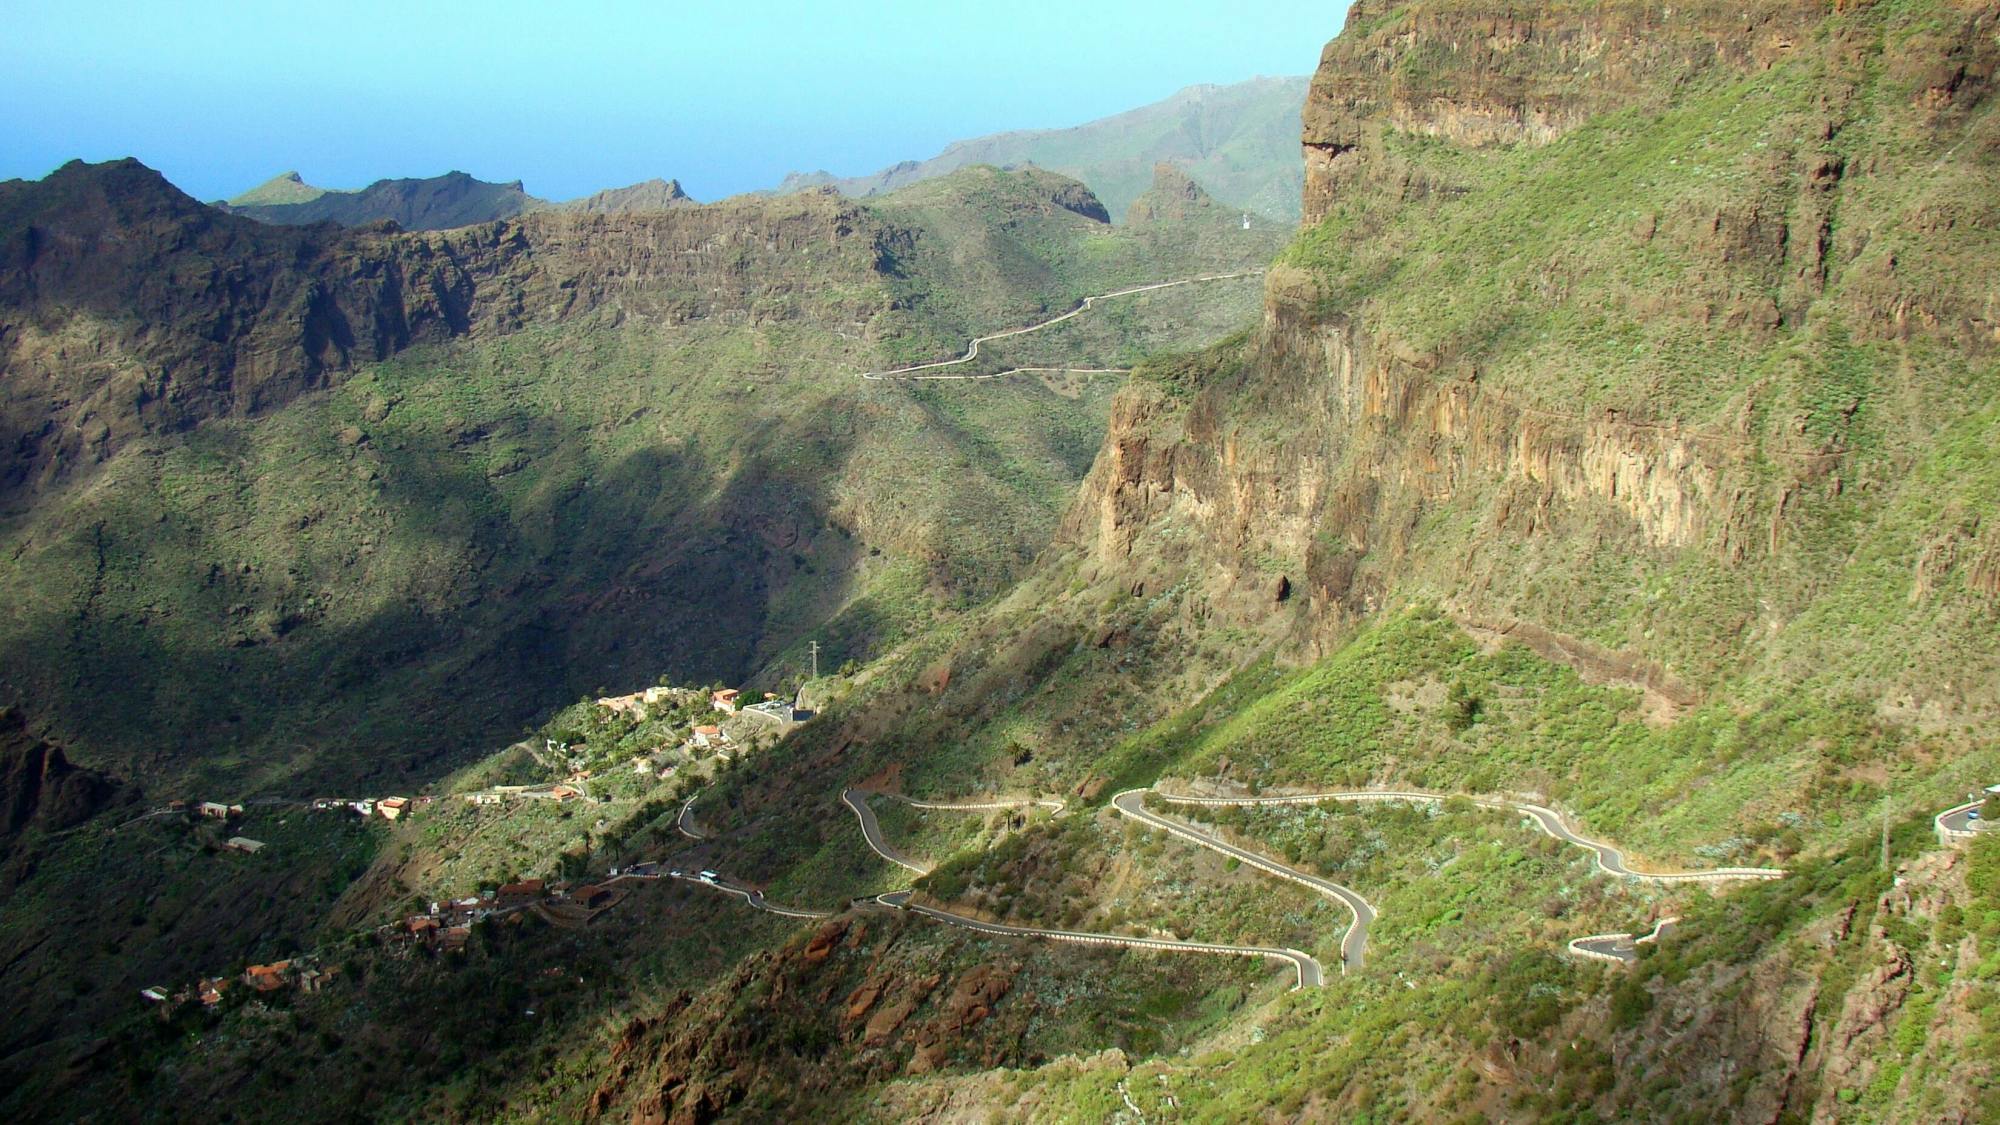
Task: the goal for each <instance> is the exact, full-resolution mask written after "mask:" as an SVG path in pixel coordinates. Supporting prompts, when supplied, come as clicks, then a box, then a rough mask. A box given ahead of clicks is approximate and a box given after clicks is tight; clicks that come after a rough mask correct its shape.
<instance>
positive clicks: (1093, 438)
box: [0, 162, 1275, 783]
mask: <svg viewBox="0 0 2000 1125" xmlns="http://www.w3.org/2000/svg"><path fill="white" fill-rule="evenodd" d="M1105 220H1106V215H1105V212H1104V208H1103V205H1102V204H1101V203H1099V202H1098V201H1097V200H1096V198H1095V197H1094V196H1092V195H1091V194H1090V192H1089V191H1088V190H1087V189H1085V188H1083V187H1082V185H1080V184H1078V183H1076V182H1075V181H1073V180H1069V179H1066V178H1063V177H1060V176H1055V175H1053V174H1050V173H1046V172H1038V171H1032V172H1024V173H999V172H994V171H992V170H990V169H980V170H973V171H968V172H965V173H961V174H960V175H959V176H956V177H948V178H946V179H943V180H939V181H934V182H932V183H928V184H925V185H922V186H921V187H920V188H919V189H916V191H915V192H914V193H913V195H912V196H911V197H909V198H904V197H895V196H892V197H885V198H884V199H881V200H877V201H871V202H870V203H867V204H862V203H858V202H853V201H848V200H844V199H842V198H840V197H839V196H837V195H833V194H831V193H808V194H802V195H793V196H786V197H782V198H769V199H759V198H750V199H743V200H738V201H734V202H729V203H722V204H716V205H709V206H700V205H695V204H692V203H681V204H678V205H675V206H673V207H671V208H668V209H665V210H653V211H645V212H635V213H626V214H600V213H591V212H584V211H541V212H536V213H533V214H528V215H523V216H520V217H518V218H513V219H508V220H504V221H499V222H493V223H487V224H483V225H478V226H472V227H465V228H462V229H458V230H452V231H445V232H404V231H398V230H395V229H393V228H389V227H372V228H362V229H355V230H340V229H336V228H334V227H331V226H328V225H318V226H310V227H276V226H267V225H263V224H259V223H256V222H253V221H251V220H248V219H244V218H241V217H239V216H232V215H226V214H222V213H219V212H217V211H215V210H213V209H211V208H206V207H203V206H202V205H200V204H198V203H196V202H194V201H193V200H191V199H188V198H187V197H186V196H184V195H182V194H180V193H179V192H177V191H175V190H174V189H173V188H172V187H171V186H170V185H168V184H166V183H165V182H164V181H163V180H161V179H160V178H159V177H158V176H157V175H156V174H154V173H152V172H151V171H150V170H148V169H145V168H143V167H141V166H139V165H137V164H134V163H131V162H122V163H117V164H110V165H99V166H94V167H93V166H86V165H81V164H76V165H71V166H69V167H67V168H65V169H63V170H62V171H61V172H59V173H57V174H55V175H53V176H51V177H50V178H49V179H48V180H46V181H43V182H40V183H11V184H7V185H5V186H4V188H0V246H4V247H5V250H4V255H5V262H4V266H5V268H4V269H0V368H4V370H5V372H6V378H5V379H4V380H0V541H4V546H0V554H5V555H6V556H7V557H8V558H9V562H10V565H9V566H8V567H7V568H6V569H5V570H4V572H0V591H4V593H0V600H5V601H7V602H8V603H9V604H10V605H12V606H14V607H15V610H16V612H14V613H11V614H9V615H8V616H7V618H6V620H5V622H4V623H0V698H4V699H7V700H10V701H16V702H18V703H20V704H21V705H24V706H27V707H31V708H32V709H33V711H34V720H35V721H36V722H37V723H38V724H44V725H46V726H48V727H49V728H50V729H51V730H53V731H55V732H56V733H58V734H60V736H61V737H62V738H63V739H64V741H65V742H66V743H67V744H68V745H69V746H70V747H71V748H72V750H73V751H74V752H75V753H76V754H77V756H78V757H79V758H80V759H81V760H83V761H86V762H99V763H101V762H103V761H105V760H106V756H109V757H111V758H114V759H116V760H118V761H119V763H120V766H121V772H126V773H128V774H129V773H133V772H135V771H154V770H164V771H170V772H173V771H182V770H187V769H190V768H199V763H201V762H204V761H219V760H228V759H231V758H232V757H233V755H231V754H229V753H227V752H222V753H217V748H218V747H221V746H240V745H244V744H245V741H244V740H248V741H249V742H250V743H254V744H265V743H266V740H270V739H279V740H281V745H282V746H283V747H284V749H283V751H282V752H281V753H277V754H264V753H258V754H251V755H247V756H245V757H243V758H239V759H235V760H236V761H237V762H238V764H239V766H240V767H245V768H248V769H250V770H251V771H253V772H256V773H259V774H262V775H264V776H266V777H274V774H273V772H272V771H283V770H288V769H292V768H295V767H306V768H320V767H325V768H330V769H335V770H343V771H352V770H356V769H359V770H364V771H376V770H381V769H384V768H388V769H392V770H394V771H397V772H401V771H403V770H406V769H412V768H415V767H416V766H417V764H418V763H419V762H420V761H422V760H424V759H426V758H430V757H432V756H434V755H436V754H439V753H446V752H449V751H450V750H451V749H453V748H455V747H464V746H466V745H467V744H468V743H470V744H471V745H479V744H480V743H483V742H484V741H485V740H486V739H489V738H491V737H495V736H496V732H501V731H505V730H507V729H509V728H511V727H514V726H516V725H518V723H519V722H520V721H521V720H523V719H526V718H528V717H529V716H530V714H532V713H533V711H535V710H537V709H540V708H542V707H546V706H549V705H550V704H552V703H554V702H556V701H559V700H564V699H571V698H574V696H575V695H576V694H578V693H581V692H585V691H591V690H594V689H595V688H598V687H600V686H603V687H609V686H611V685H613V684H617V683H625V682H643V681H649V680H651V679H653V678H654V677H657V676H658V675H660V674H661V672H662V671H666V670H672V671H674V672H675V674H678V675H681V676H683V677H685V678H690V679H693V678H700V679H704V680H706V679H709V678H716V677H722V678H728V679H731V680H736V679H740V678H742V677H745V676H748V675H751V674H753V673H754V672H755V670H756V669H757V668H759V667H761V666H763V664H764V663H765V662H766V661H768V660H770V659H772V658H773V657H775V656H777V655H778V654H780V653H782V652H784V651H785V650H786V649H787V648H788V647H789V646H791V645H792V644H793V643H794V642H796V641H799V640H800V638H802V637H803V636H804V634H805V633H807V632H809V631H818V635H819V639H820V640H821V643H822V644H823V645H824V646H826V648H827V651H828V655H829V656H831V657H834V659H835V660H836V662H837V661H839V660H845V659H848V658H849V657H855V656H862V655H865V654H866V653H867V652H869V651H871V650H872V649H873V648H874V647H875V646H877V645H878V644H880V643H884V641H885V639H886V638H889V637H893V636H895V635H898V634H900V633H901V632H903V631H905V630H907V629H909V628H911V627H913V625H914V623H916V622H917V621H920V620H922V619H924V618H925V617H926V616H927V614H928V613H929V612H930V611H931V610H932V609H934V608H935V607H936V606H938V605H940V604H953V603H956V604H960V605H963V604H966V603H967V602H969V601H972V600H974V599H978V598H982V597H984V596H985V595H986V594H988V593H991V592H992V591H994V590H996V589H998V588H999V587H1000V586H1001V585H1002V584H1003V583H1004V582H1005V581H1007V579H1008V578H1009V577H1010V576H1011V575H1013V574H1016V573H1018V572H1019V570H1020V569H1021V568H1022V567H1024V566H1025V565H1026V564H1027V562H1028V561H1029V560H1030V559H1032V557H1033V554H1034V552H1035V550H1036V549H1037V548H1038V547H1039V546H1040V545H1041V544H1042V543H1044V542H1046V539H1047V534H1048V531H1049V529H1050V528H1051V526H1052V525H1053V522H1054V519H1055V516H1056V514H1057V512H1058V511H1059V510H1060V508H1061V506H1062V505H1063V504H1064V503H1066V502H1067V499H1068V497H1069V495H1070V491H1071V489H1072V488H1073V486H1074V484H1075V482H1076V481H1077V480H1078V479H1080V477H1081V475H1082V473H1083V471H1084V470H1085V469H1087V467H1088V465H1089V461H1090V457H1091V454H1092V452H1093V451H1094V449H1095V446H1096V443H1097V439H1098V436H1099V434H1100V432H1101V430H1100V427H1101V425H1102V418H1103V412H1104V410H1105V408H1106V403H1107V402H1108V398H1109V396H1110V394H1111V393H1112V390H1113V386H1112V384H1110V383H1108V382H1106V381H1104V380H1101V379H1098V380H1094V381H1090V382H1087V383H1080V384H1075V385H1071V384H1069V383H1062V382H1060V381H1056V380H1050V381H1046V382H1045V381H1041V380H1036V379H1033V378H1023V379H1020V380H1017V381H1015V383H1014V384H1013V385H1008V386H1005V387H1004V388H1002V387H996V386H993V385H985V384H981V385H972V386H966V387H950V386H946V385H941V384H901V383H895V382H880V381H869V380H863V379H860V378H859V377H858V375H859V373H860V372H862V371H866V370H871V369H879V368H888V367H893V366H896V365H897V364H898V363H899V362H923V361H927V360H934V359H939V358H943V357H947V356H950V355H952V354H954V353H956V352H957V351H958V350H959V349H961V348H963V347H964V344H965V341H966V339H968V338H969V337H970V336H971V335H973V334H974V333H976V332H980V331H992V330H994V329H996V328H1002V327H1007V326H1011V325H1018V324H1025V323H1031V322H1033V321H1035V320H1037V319H1042V318H1045V317H1047V316H1049V315H1052V313H1053V312H1054V311H1056V310H1061V309H1066V308H1069V307H1072V306H1073V304H1074V303H1075V302H1076V301H1077V300H1078V299H1079V298H1080V297H1082V296H1083V295H1084V294H1086V293H1093V292H1101V291H1104V290H1107V289H1113V288H1118V287H1120V286H1126V285H1133V284H1137V283H1141V282H1147V281H1157V280H1162V279H1165V278H1173V277H1181V276H1188V275H1195V274H1204V273H1213V272H1224V271H1227V270H1234V269H1241V268H1243V267H1245V266H1249V265H1252V264H1253V263H1255V262H1256V261H1257V260H1259V259H1260V258H1263V257H1265V256H1267V255H1268V253H1269V252H1270V249H1271V247H1272V246H1273V245H1274V244H1275V240H1274V239H1273V238H1272V236H1271V232H1268V231H1258V232H1236V233H1237V235H1239V236H1243V235H1247V236H1249V237H1233V238H1231V239H1227V240H1219V239H1210V238H1207V237H1205V236H1204V235H1203V232H1199V231H1195V230H1193V228H1192V227H1190V226H1188V225H1186V224H1181V225H1179V226H1178V227H1177V226H1176V225H1175V224H1171V223H1169V224H1163V225H1156V229H1152V230H1150V231H1149V232H1148V233H1147V234H1146V235H1145V236H1144V237H1139V236H1138V235H1136V234H1132V233H1128V232H1125V231H1122V230H1118V229H1116V228H1112V227H1110V226H1109V225H1108V224H1107V223H1106V221H1105ZM1177 230H1178V231H1181V232H1183V233H1185V235H1186V237H1183V236H1182V234H1177V233H1176V231H1177ZM1231 284H1232V285H1233V288H1231V289H1230V290H1229V291H1228V292H1226V293H1221V294H1218V293H1216V292H1214V291H1207V292H1202V293H1200V294H1197V293H1196V292H1195V291H1194V290H1192V289H1189V290H1174V291H1169V292H1168V293H1166V294H1163V295H1162V296H1161V297H1160V298H1157V299H1152V300H1155V302H1156V304H1158V303H1159V302H1165V303H1164V304H1161V305H1160V307H1164V308H1168V309H1178V310H1185V313H1186V315H1175V316H1171V317H1169V318H1166V319H1165V320H1164V321H1163V322H1162V323H1161V324H1160V325H1158V326H1154V325H1152V324H1149V323H1147V322H1145V321H1139V322H1136V323H1135V322H1133V321H1132V320H1130V319H1129V318H1124V319H1116V320H1114V319H1110V318H1104V317H1089V318H1078V319H1077V320H1076V321H1073V322H1071V323H1070V324H1069V325H1067V326H1066V334H1064V335H1062V336H1061V337H1060V338H1058V337H1057V336H1056V334H1054V333H1050V334H1046V337H1042V336H1035V337H1024V338H1023V341H1024V344H1023V345H1022V346H1020V347H1011V346H999V347H995V348H990V349H988V352H989V353H991V355H992V357H993V358H995V359H996V360H1003V361H1004V360H1006V359H1008V358H1009V357H1010V356H1012V357H1024V356H1025V357H1028V358H1040V357H1046V358H1047V359H1048V360H1049V361H1051V362H1070V363H1076V362H1079V361H1082V362H1084V363H1085V365H1086V366H1100V367H1101V366H1108V365H1109V364H1110V363H1111V362H1113V361H1115V360H1117V359H1118V358H1120V356H1121V354H1122V353H1123V352H1124V351H1125V350H1126V349H1138V348H1144V347H1158V346H1177V345H1180V344H1183V343H1188V342H1194V341H1198V340H1201V339H1205V338H1212V337H1213V336H1214V335H1216V334H1219V331H1218V329H1217V328H1216V327H1215V326H1216V323H1217V320H1218V318H1221V319H1222V320H1223V321H1225V322H1227V321H1234V320H1235V319H1236V318H1238V317H1240V316H1242V315H1244V314H1245V313H1247V311H1248V310H1249V309H1250V308H1251V307H1253V305H1254V283H1248V282H1241V283H1231ZM1175 302H1178V303H1177V304H1176V303H1175ZM1222 330H1226V329H1222ZM1029 343H1032V344H1033V345H1034V346H1035V347H1039V348H1042V349H1044V350H1042V351H1038V352H1033V353H1029V352H1027V351H1026V350H1025V348H1026V345H1027V344H1029ZM999 369H1000V368H998V367H989V368H985V370H987V371H997V370H999ZM1072 382H1074V381H1072ZM986 390H999V391H1001V392H1002V393H997V394H982V393H977V392H979V391H986ZM953 391H963V392H966V393H951V392H953ZM836 619H838V621H839V622H841V623H839V624H835V623H834V622H835V621H836ZM836 654H838V655H836ZM774 674H776V673H774ZM419 701H421V702H419ZM438 712H442V713H443V717H442V718H437V717H425V715H426V714H427V713H428V714H431V715H433V716H435V714H436V713H438ZM288 716H289V718H288ZM364 731H372V732H373V733H362V732H364ZM434 736H435V737H434ZM462 739H463V740H465V741H461V740H462ZM474 740H476V741H474ZM319 746H326V747H342V748H344V749H341V750H337V751H333V752H330V753H325V754H322V753H321V752H320V751H319V750H318V749H316V747H319ZM357 747H369V748H372V749H359V750H357V749H355V748H357ZM391 747H395V749H394V750H389V748H391ZM385 751H387V753H386V754H385ZM135 759H138V760H135ZM273 783H275V780H274V782H273Z"/></svg>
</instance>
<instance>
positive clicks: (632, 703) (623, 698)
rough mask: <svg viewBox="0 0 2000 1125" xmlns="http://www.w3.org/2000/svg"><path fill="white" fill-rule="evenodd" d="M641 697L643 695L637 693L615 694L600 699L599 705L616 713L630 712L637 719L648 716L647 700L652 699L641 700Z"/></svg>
mask: <svg viewBox="0 0 2000 1125" xmlns="http://www.w3.org/2000/svg"><path fill="white" fill-rule="evenodd" d="M641 699H642V697H641V696H640V695H639V694H637V693H634V694H632V695H614V696H607V697H605V698H603V699H600V700H598V701H597V705H598V706H599V707H602V708H604V709H605V710H607V711H610V712H611V713H612V714H614V715H624V714H630V715H631V716H632V717H633V718H635V719H643V718H645V717H646V708H645V702H651V700H646V701H645V702H641Z"/></svg>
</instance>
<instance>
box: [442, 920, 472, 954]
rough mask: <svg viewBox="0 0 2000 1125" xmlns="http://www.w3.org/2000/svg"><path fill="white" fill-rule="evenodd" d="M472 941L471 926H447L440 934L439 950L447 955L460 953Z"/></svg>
mask: <svg viewBox="0 0 2000 1125" xmlns="http://www.w3.org/2000/svg"><path fill="white" fill-rule="evenodd" d="M471 939H472V927H471V926H446V927H445V928H444V929H443V930H441V931H440V932H439V933H438V948H439V949H441V950H443V951H444V952H446V953H458V952H461V951H462V950H464V949H465V943H466V942H467V941H470V940H471Z"/></svg>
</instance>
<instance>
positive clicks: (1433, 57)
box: [1304, 0, 1828, 224]
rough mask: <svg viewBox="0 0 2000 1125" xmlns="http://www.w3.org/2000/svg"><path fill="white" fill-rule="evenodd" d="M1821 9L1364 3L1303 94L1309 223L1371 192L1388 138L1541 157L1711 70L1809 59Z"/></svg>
mask: <svg viewBox="0 0 2000 1125" xmlns="http://www.w3.org/2000/svg"><path fill="white" fill-rule="evenodd" d="M1827 8H1828V5H1827V4H1824V3H1814V2H1810V0H1775V2H1774V0H1764V2H1759V3H1751V4H1717V3H1695V4H1675V5H1672V6H1670V7H1661V6H1657V5H1644V4H1608V5H1594V6H1593V5H1556V6H1553V7H1552V6H1550V5H1545V4H1509V3H1494V2H1490V0H1484V2H1480V0H1475V2H1471V3H1457V2H1445V3H1429V4H1417V5H1396V4H1389V3H1385V2H1362V3H1356V4H1354V5H1353V6H1352V7H1350V8H1349V9H1348V14H1347V31H1346V32H1345V33H1344V34H1342V35H1341V36H1340V37H1339V38H1337V39H1335V40H1333V41H1332V42H1331V43H1329V44H1327V48H1326V51H1325V53H1324V54H1323V55H1322V56H1321V58H1320V66H1319V70H1318V72H1317V73H1316V74H1315V75H1314V76H1313V82H1312V88H1311V90H1310V91H1309V92H1308V94H1307V95H1306V104H1305V112H1304V120H1305V132H1304V145H1305V162H1306V187H1305V204H1304V210H1305V221H1306V222H1307V223H1308V224H1310V223H1314V222H1317V221H1319V220H1320V219H1321V218H1323V217H1324V216H1325V215H1326V212H1327V208H1328V207H1329V205H1330V204H1331V202H1332V200H1333V199H1334V198H1336V197H1337V196H1338V195H1339V194H1340V192H1341V190H1342V187H1343V185H1348V184H1355V183H1359V182H1368V176H1367V175H1366V173H1365V171H1364V168H1365V166H1366V165H1368V164H1369V163H1371V162H1372V160H1373V158H1375V157H1378V156H1379V155H1380V145H1381V141H1382V136H1383V134H1384V132H1385V131H1399V132H1404V133H1411V134H1416V135H1421V136H1428V137H1435V138H1438V139H1440V140H1444V141H1448V142H1450V143H1452V144H1457V145H1473V146H1479V145H1496V144H1521V143H1525V144H1545V143H1547V142H1548V141H1550V140H1553V139H1554V138H1556V137H1559V136H1561V135H1562V134H1563V133H1565V132H1567V131H1569V130H1570V129H1572V128H1574V127H1575V126H1576V125H1578V124H1580V123H1582V122H1583V121H1585V120H1587V119H1588V118H1589V117H1591V116H1592V115H1593V114H1597V113H1602V112H1604V111H1606V110H1611V109H1646V108H1653V107H1658V106H1660V105H1662V104H1664V103H1665V101H1667V100H1668V99H1670V98H1671V97H1672V96H1673V92H1674V89H1675V87H1676V86H1677V85H1679V84H1680V83H1683V82H1685V81H1687V80H1688V79H1689V78H1690V77H1691V76H1697V75H1699V74H1700V73H1701V72H1703V71H1706V70H1710V69H1727V70H1735V71H1744V70H1750V69H1757V70H1761V69H1765V68H1768V67H1770V66H1771V65H1772V64H1773V63H1775V62H1776V61H1778V60H1779V59H1782V58H1784V57H1785V56H1786V55H1788V54H1790V53H1792V52H1794V51H1797V50H1800V49H1801V48H1803V47H1804V46H1806V42H1805V40H1806V38H1807V36H1808V35H1809V33H1810V32H1811V29H1812V28H1813V26H1814V24H1815V23H1817V22H1818V20H1819V19H1820V18H1821V17H1823V16H1824V15H1825V14H1826V11H1827ZM1371 187H1373V188H1376V189H1379V188H1380V187H1381V185H1380V184H1371Z"/></svg>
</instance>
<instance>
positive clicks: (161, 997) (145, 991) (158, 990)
mask: <svg viewBox="0 0 2000 1125" xmlns="http://www.w3.org/2000/svg"><path fill="white" fill-rule="evenodd" d="M139 995H141V996H143V997H145V998H146V999H147V1000H150V1001H152V1002H153V1003H155V1004H164V1003H166V1002H167V990H166V988H165V987H164V986H162V985H157V984H156V985H154V986H153V987H151V988H142V989H140V990H139Z"/></svg>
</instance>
